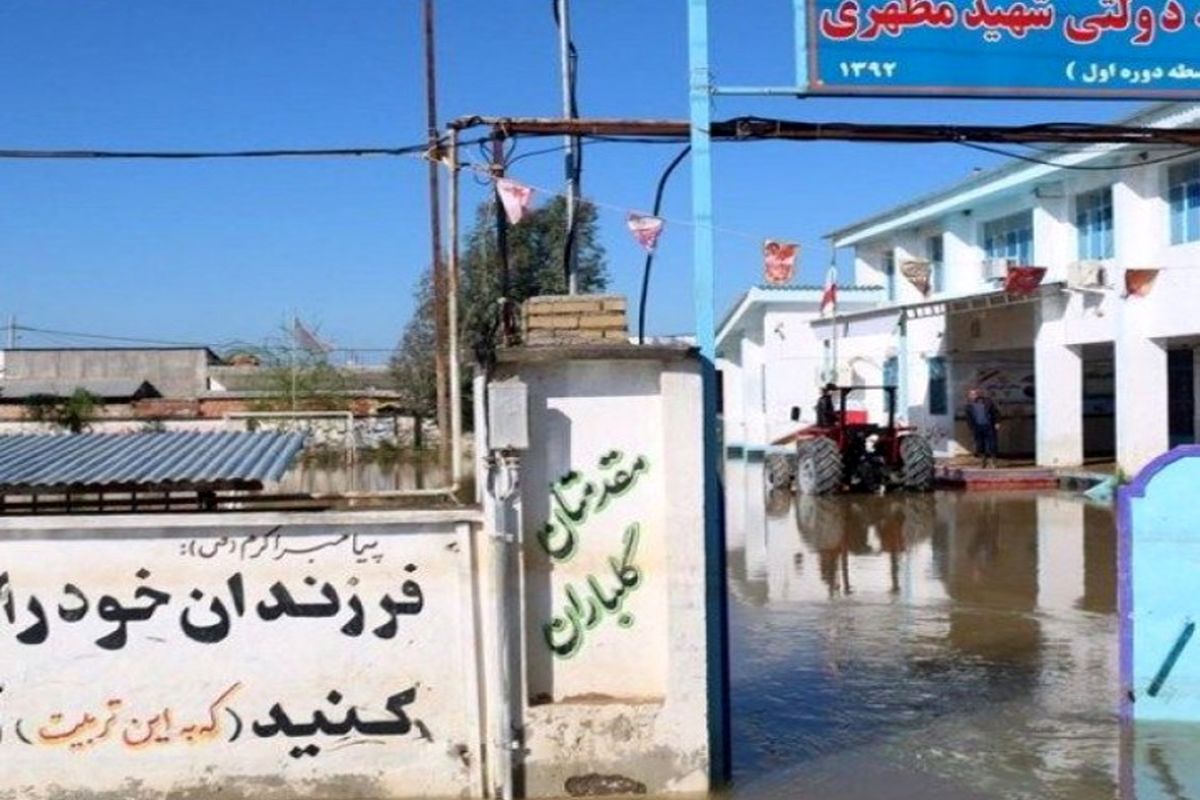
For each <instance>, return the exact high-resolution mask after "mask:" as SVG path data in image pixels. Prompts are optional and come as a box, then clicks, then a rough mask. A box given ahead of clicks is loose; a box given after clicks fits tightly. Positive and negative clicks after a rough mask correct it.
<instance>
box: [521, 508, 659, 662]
mask: <svg viewBox="0 0 1200 800" xmlns="http://www.w3.org/2000/svg"><path fill="white" fill-rule="evenodd" d="M640 538H641V526H640V525H639V524H638V523H636V522H635V523H633V524H632V525H630V526H629V527H628V528H626V529H625V536H624V547H623V548H622V551H621V557H620V558H619V559H618V558H616V557H615V556H610V557H609V559H608V564H609V566H610V567H611V568H612V575H611V576H607V575H606V576H605V580H603V581H602V580H601V579H600V578H598V577H597V576H595V575H589V576H587V578H586V579H585V580H584V582H583V583H584V587H585V588H584V589H583V590H582V593H581V592H580V590H578V589H576V587H575V585H574V584H567V586H566V588H565V589H564V590H563V594H564V595H565V596H566V599H567V602H566V606H565V607H564V608H563V610H562V612H561V613H559V614H556V615H554V616H553V617H551V619H550V622H548V623H546V624H545V625H543V626H542V632H543V634H544V635H545V637H546V644H547V645H548V646H549V647H550V649H551V650H552V651H553V652H554V655H556V656H558V657H559V658H570V657H572V656H574V655H575V654H576V653H578V652H579V651H580V649H582V647H583V643H584V640H585V639H586V638H587V631H590V630H592V629H594V628H595V627H596V626H597V625H599V624H600V623H601V622H602V621H603V620H605V619H607V618H608V617H616V618H617V625H618V626H620V627H622V628H630V627H633V614H632V613H630V612H629V611H626V610H625V601H626V600H627V599H628V598H629V594H630V593H631V592H633V591H634V590H635V589H637V588H638V587H639V586H641V585H642V570H641V568H640V567H638V566H637V564H636V563H634V558H635V557H636V556H637V548H638V540H639V539H640ZM605 584H607V585H605Z"/></svg>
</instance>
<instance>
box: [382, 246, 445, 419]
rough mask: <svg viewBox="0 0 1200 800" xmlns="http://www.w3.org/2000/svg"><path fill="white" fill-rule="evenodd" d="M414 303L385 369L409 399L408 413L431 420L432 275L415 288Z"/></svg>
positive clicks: (434, 393) (433, 383) (433, 394)
mask: <svg viewBox="0 0 1200 800" xmlns="http://www.w3.org/2000/svg"><path fill="white" fill-rule="evenodd" d="M416 300H417V303H416V306H415V307H414V308H413V313H412V316H411V317H410V318H409V320H408V324H407V325H405V326H404V333H403V335H402V336H401V337H400V343H399V344H398V345H397V346H396V350H395V352H394V353H392V357H391V359H390V360H389V361H388V366H389V367H390V368H391V373H392V378H393V379H394V380H395V382H396V386H397V387H398V388H399V389H400V391H402V392H404V393H405V394H407V395H408V398H409V402H410V403H411V406H412V408H411V410H412V411H415V412H417V413H420V414H422V415H424V416H430V417H431V416H433V415H434V414H435V413H436V411H437V375H436V371H435V369H434V362H433V356H434V348H435V347H436V328H435V318H434V313H433V275H432V272H431V271H429V270H426V272H425V274H424V275H422V276H421V279H420V282H419V284H418V285H417V295H416Z"/></svg>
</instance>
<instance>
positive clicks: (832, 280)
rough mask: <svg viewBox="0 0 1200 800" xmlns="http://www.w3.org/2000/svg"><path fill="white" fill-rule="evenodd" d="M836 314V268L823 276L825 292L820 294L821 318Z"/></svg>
mask: <svg viewBox="0 0 1200 800" xmlns="http://www.w3.org/2000/svg"><path fill="white" fill-rule="evenodd" d="M836 313H837V267H830V268H829V272H828V273H826V275H825V290H824V291H823V292H821V316H822V317H824V316H826V315H827V314H836Z"/></svg>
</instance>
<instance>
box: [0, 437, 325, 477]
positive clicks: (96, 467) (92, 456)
mask: <svg viewBox="0 0 1200 800" xmlns="http://www.w3.org/2000/svg"><path fill="white" fill-rule="evenodd" d="M303 446H304V437H303V435H301V434H298V433H277V432H257V431H256V432H229V433H224V432H215V433H180V432H164V433H81V434H74V435H67V434H63V435H16V436H0V491H7V492H31V491H48V490H52V489H66V488H71V489H75V490H79V489H95V490H99V489H102V488H115V487H146V488H149V487H164V486H167V485H177V484H178V485H188V486H192V487H196V486H214V487H215V486H225V487H229V488H234V487H244V488H254V487H257V486H261V484H262V482H263V481H277V480H279V479H280V478H281V477H282V476H283V473H284V472H286V471H287V469H288V467H289V466H291V463H292V461H293V460H294V459H295V457H296V455H297V454H298V453H299V452H300V450H301V448H302V447H303Z"/></svg>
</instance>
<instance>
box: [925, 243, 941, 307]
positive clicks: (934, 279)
mask: <svg viewBox="0 0 1200 800" xmlns="http://www.w3.org/2000/svg"><path fill="white" fill-rule="evenodd" d="M942 246H943V245H942V235H941V234H938V235H937V236H930V237H929V238H928V239H926V240H925V257H926V258H928V259H929V288H930V290H931V291H933V292H935V293H936V292H940V291H943V290H944V289H945V288H946V286H945V281H946V278H945V271H946V265H945V263H944V260H945V256H944V254H943V251H942Z"/></svg>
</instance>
